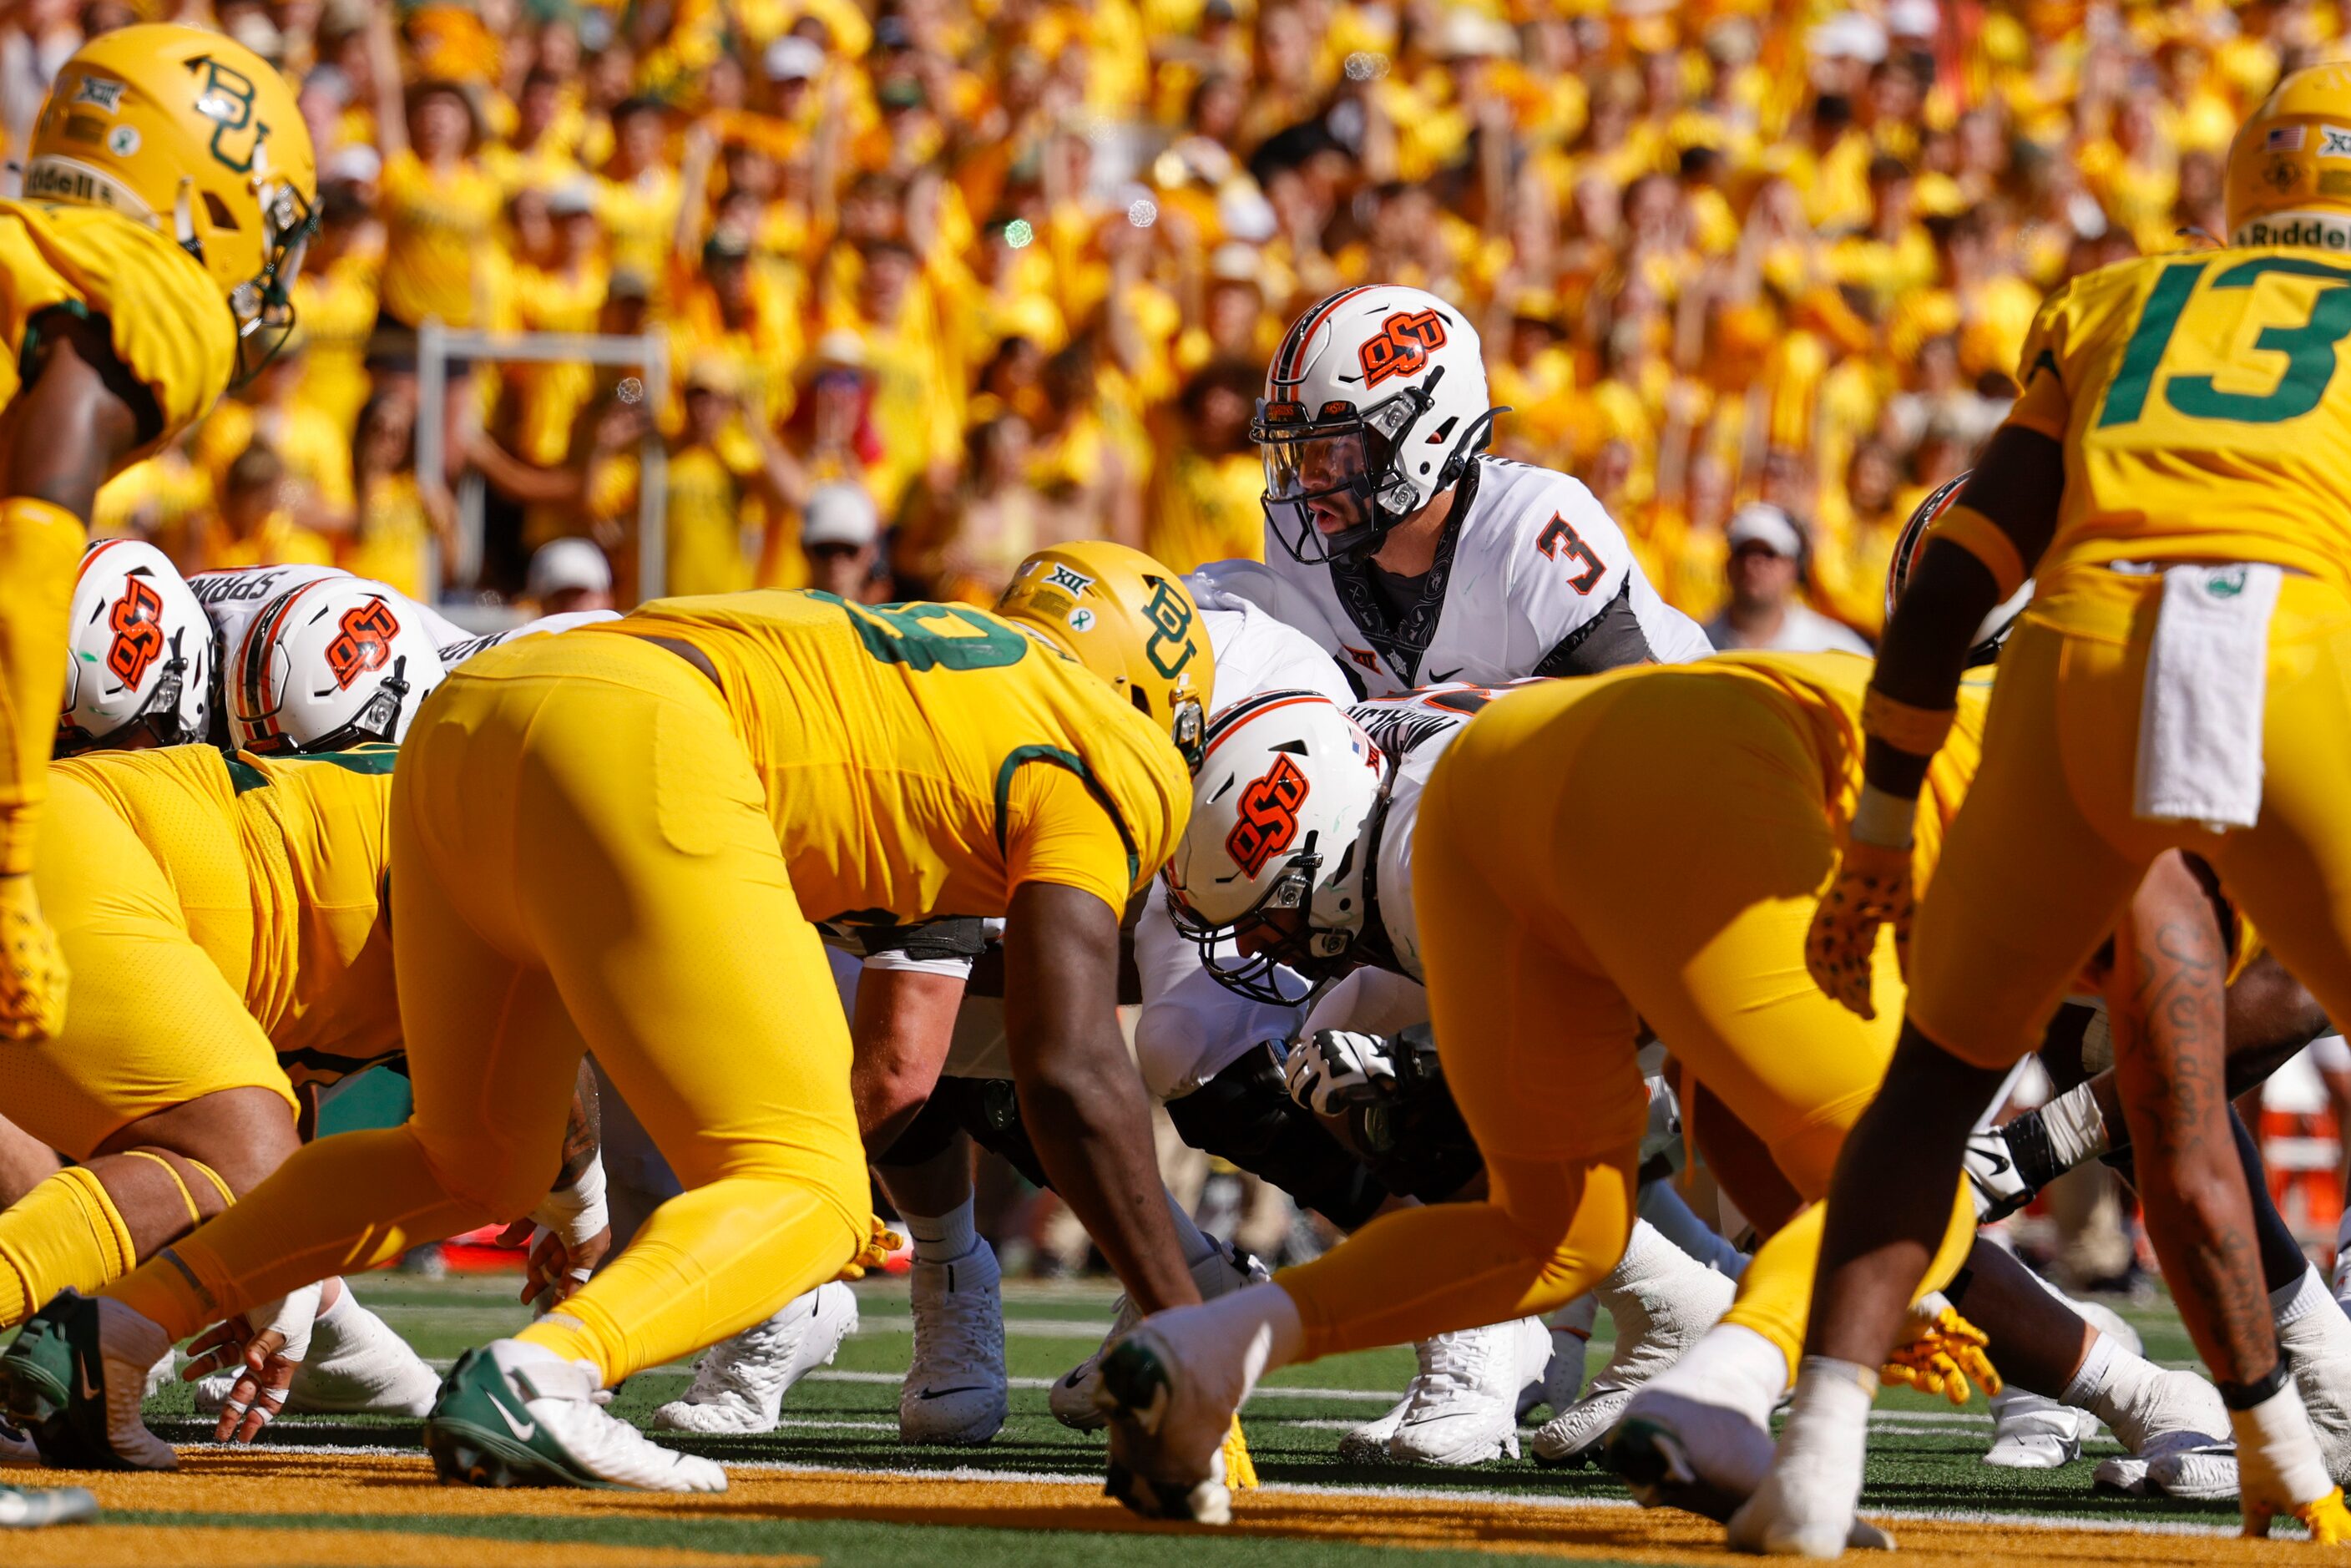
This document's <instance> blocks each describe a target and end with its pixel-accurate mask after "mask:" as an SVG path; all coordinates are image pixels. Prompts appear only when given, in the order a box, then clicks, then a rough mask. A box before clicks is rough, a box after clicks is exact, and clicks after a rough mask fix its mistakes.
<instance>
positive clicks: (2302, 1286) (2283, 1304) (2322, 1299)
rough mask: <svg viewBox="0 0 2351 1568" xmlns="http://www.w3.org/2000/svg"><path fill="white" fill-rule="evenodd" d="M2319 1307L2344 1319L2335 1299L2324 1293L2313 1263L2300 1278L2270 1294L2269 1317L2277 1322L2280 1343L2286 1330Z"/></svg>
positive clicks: (2323, 1277)
mask: <svg viewBox="0 0 2351 1568" xmlns="http://www.w3.org/2000/svg"><path fill="white" fill-rule="evenodd" d="M2321 1307H2325V1308H2328V1309H2330V1310H2331V1311H2332V1312H2333V1313H2334V1315H2335V1317H2337V1318H2340V1317H2342V1316H2343V1309H2342V1308H2341V1307H2338V1306H2336V1305H2335V1298H2334V1297H2333V1296H2332V1295H2330V1294H2328V1293H2327V1290H2326V1280H2325V1276H2323V1275H2321V1274H2320V1273H2319V1271H2318V1266H2317V1265H2316V1264H2312V1265H2311V1266H2310V1267H2309V1268H2307V1269H2305V1270H2303V1272H2302V1278H2300V1279H2298V1280H2295V1281H2292V1282H2290V1283H2288V1284H2283V1285H2280V1286H2279V1287H2278V1288H2277V1289H2276V1290H2274V1291H2271V1292H2270V1315H2271V1316H2272V1317H2273V1319H2275V1320H2276V1322H2277V1327H2278V1338H2279V1339H2280V1340H2281V1341H2283V1339H2284V1338H2285V1331H2286V1330H2287V1329H2289V1328H2292V1327H2294V1325H2295V1324H2297V1323H2299V1322H2302V1321H2303V1320H2304V1318H2307V1317H2308V1316H2310V1314H2311V1313H2313V1312H2316V1311H2318V1310H2319V1309H2320V1308H2321Z"/></svg>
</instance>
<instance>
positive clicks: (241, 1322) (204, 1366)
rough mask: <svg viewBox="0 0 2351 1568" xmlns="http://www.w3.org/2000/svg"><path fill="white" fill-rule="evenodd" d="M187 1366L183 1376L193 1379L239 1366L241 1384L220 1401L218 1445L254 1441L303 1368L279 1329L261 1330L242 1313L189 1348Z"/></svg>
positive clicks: (274, 1415)
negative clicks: (289, 1354) (295, 1375)
mask: <svg viewBox="0 0 2351 1568" xmlns="http://www.w3.org/2000/svg"><path fill="white" fill-rule="evenodd" d="M188 1355H189V1361H188V1365H187V1369H186V1370H185V1371H184V1372H183V1373H182V1374H181V1377H182V1378H183V1379H184V1380H185V1381H187V1382H190V1383H193V1382H195V1381H196V1380H197V1379H199V1378H203V1377H208V1376H210V1375H212V1374H214V1373H215V1372H225V1371H227V1370H229V1369H230V1368H232V1367H234V1368H235V1369H236V1372H237V1379H236V1382H235V1384H234V1385H231V1386H230V1388H229V1391H228V1397H227V1398H226V1399H225V1400H223V1401H222V1402H221V1413H220V1422H219V1424H218V1425H217V1426H215V1427H214V1428H213V1441H214V1442H215V1443H250V1442H252V1441H253V1440H254V1439H255V1438H256V1437H259V1436H261V1429H262V1428H263V1427H266V1426H268V1425H269V1423H270V1422H272V1421H274V1420H276V1419H277V1415H278V1412H280V1411H281V1410H283V1409H285V1408H286V1391H287V1389H288V1388H289V1387H291V1386H292V1385H293V1382H294V1374H295V1373H296V1372H297V1371H298V1370H299V1369H300V1367H301V1364H302V1363H301V1361H300V1359H299V1358H298V1357H291V1356H288V1355H287V1354H286V1334H285V1333H284V1332H283V1331H282V1330H280V1329H275V1328H270V1329H256V1328H254V1327H253V1326H252V1324H251V1323H250V1322H248V1321H247V1320H246V1318H245V1317H243V1316H242V1315H240V1316H237V1317H234V1318H231V1319H230V1320H229V1321H228V1322H225V1323H217V1324H215V1325H214V1326H213V1327H212V1328H211V1329H209V1330H207V1331H206V1332H205V1333H204V1334H203V1335H201V1336H200V1337H199V1338H197V1339H196V1340H195V1342H194V1343H192V1344H190V1345H189V1346H188Z"/></svg>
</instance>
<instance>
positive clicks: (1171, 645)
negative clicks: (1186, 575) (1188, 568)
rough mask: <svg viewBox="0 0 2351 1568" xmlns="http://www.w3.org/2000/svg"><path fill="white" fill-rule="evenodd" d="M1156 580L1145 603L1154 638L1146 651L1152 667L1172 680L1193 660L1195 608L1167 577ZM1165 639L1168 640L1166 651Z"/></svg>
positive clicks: (1146, 617)
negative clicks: (1169, 583) (1167, 580)
mask: <svg viewBox="0 0 2351 1568" xmlns="http://www.w3.org/2000/svg"><path fill="white" fill-rule="evenodd" d="M1152 583H1153V586H1152V591H1151V602H1150V603H1148V604H1145V605H1144V607H1143V618H1144V621H1146V622H1149V623H1150V626H1151V640H1150V641H1149V642H1147V643H1144V645H1143V651H1144V653H1146V654H1148V655H1149V656H1150V659H1151V667H1152V668H1153V669H1155V670H1156V671H1158V672H1159V673H1160V674H1163V675H1165V676H1166V677H1167V678H1168V679H1169V680H1171V681H1172V680H1174V679H1175V677H1176V676H1177V675H1180V674H1183V673H1184V666H1185V665H1186V664H1190V663H1191V662H1192V654H1193V652H1194V649H1193V645H1192V612H1191V610H1190V608H1189V607H1188V606H1186V604H1185V602H1184V600H1183V596H1182V595H1180V594H1178V593H1177V592H1176V591H1175V589H1173V588H1171V587H1169V586H1168V585H1167V583H1166V581H1165V580H1164V579H1158V578H1155V579H1153V580H1152ZM1162 643H1165V644H1166V647H1165V650H1164V651H1163V649H1162V648H1161V644H1162Z"/></svg>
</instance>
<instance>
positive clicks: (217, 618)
mask: <svg viewBox="0 0 2351 1568" xmlns="http://www.w3.org/2000/svg"><path fill="white" fill-rule="evenodd" d="M350 575H351V574H350V572H348V571H345V570H343V569H342V568H341V567H339V566H239V567H231V568H229V569H227V570H224V571H200V572H198V573H196V574H195V575H194V576H193V577H191V578H190V579H188V586H189V587H190V588H192V589H193V590H194V591H195V594H196V602H197V603H199V604H201V605H203V606H204V613H205V614H206V615H209V616H211V617H212V622H213V631H214V633H215V634H216V635H217V636H218V637H219V639H220V646H221V648H222V650H223V651H224V653H234V652H235V650H236V649H237V648H238V647H240V646H242V645H243V643H244V642H245V630H246V627H248V626H250V625H252V624H253V621H254V617H256V616H257V615H259V614H260V613H261V612H262V611H263V610H264V609H266V608H267V607H268V606H269V605H270V604H271V603H273V602H274V601H277V599H278V598H279V597H280V596H282V595H284V594H287V593H291V592H292V591H294V590H296V589H298V588H303V587H307V586H308V585H309V584H311V583H314V582H324V581H327V580H330V579H336V578H347V577H350ZM383 592H384V593H385V595H386V596H388V597H390V598H391V599H392V600H393V601H395V602H396V603H398V604H399V605H401V606H402V607H404V608H407V609H411V610H413V611H414V612H415V613H414V615H413V617H412V619H413V620H414V621H416V622H418V623H420V624H421V625H423V627H424V629H425V632H426V634H427V635H428V636H430V637H431V638H432V640H433V645H434V647H436V648H439V647H444V646H446V645H447V644H449V643H463V642H465V641H466V640H467V639H468V638H469V637H470V636H471V635H472V633H471V632H467V631H466V630H465V628H464V627H463V626H460V625H458V624H457V623H456V622H455V621H452V620H450V619H449V618H448V617H447V616H445V615H444V614H442V613H441V612H439V611H437V610H435V609H434V608H433V607H432V606H431V605H429V604H419V603H417V602H416V601H414V600H413V599H411V598H409V597H408V596H407V595H406V594H403V593H401V592H399V591H396V590H393V589H390V588H387V589H385V590H383Z"/></svg>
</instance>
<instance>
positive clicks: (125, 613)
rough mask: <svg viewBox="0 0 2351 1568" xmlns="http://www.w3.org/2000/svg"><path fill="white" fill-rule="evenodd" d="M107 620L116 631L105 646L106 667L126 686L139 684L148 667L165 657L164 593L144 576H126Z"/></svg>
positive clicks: (107, 615)
mask: <svg viewBox="0 0 2351 1568" xmlns="http://www.w3.org/2000/svg"><path fill="white" fill-rule="evenodd" d="M106 623H107V625H108V626H109V627H110V628H111V629H112V630H113V632H114V641H112V642H111V643H108V644H107V645H106V667H107V669H109V670H110V671H111V672H112V673H113V675H114V678H115V679H116V680H118V681H120V682H121V683H122V684H123V685H126V686H136V685H138V684H139V683H140V681H141V679H142V678H143V677H144V676H145V675H146V674H147V668H148V666H149V665H151V664H153V663H154V662H155V661H156V660H158V659H160V658H162V656H163V598H162V595H161V594H159V593H157V592H156V591H154V590H153V589H152V588H151V587H149V586H148V585H147V580H146V579H144V578H139V577H132V578H126V579H124V580H123V584H122V597H121V598H120V599H118V600H116V601H114V608H113V609H111V610H110V611H108V612H107V614H106Z"/></svg>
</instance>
